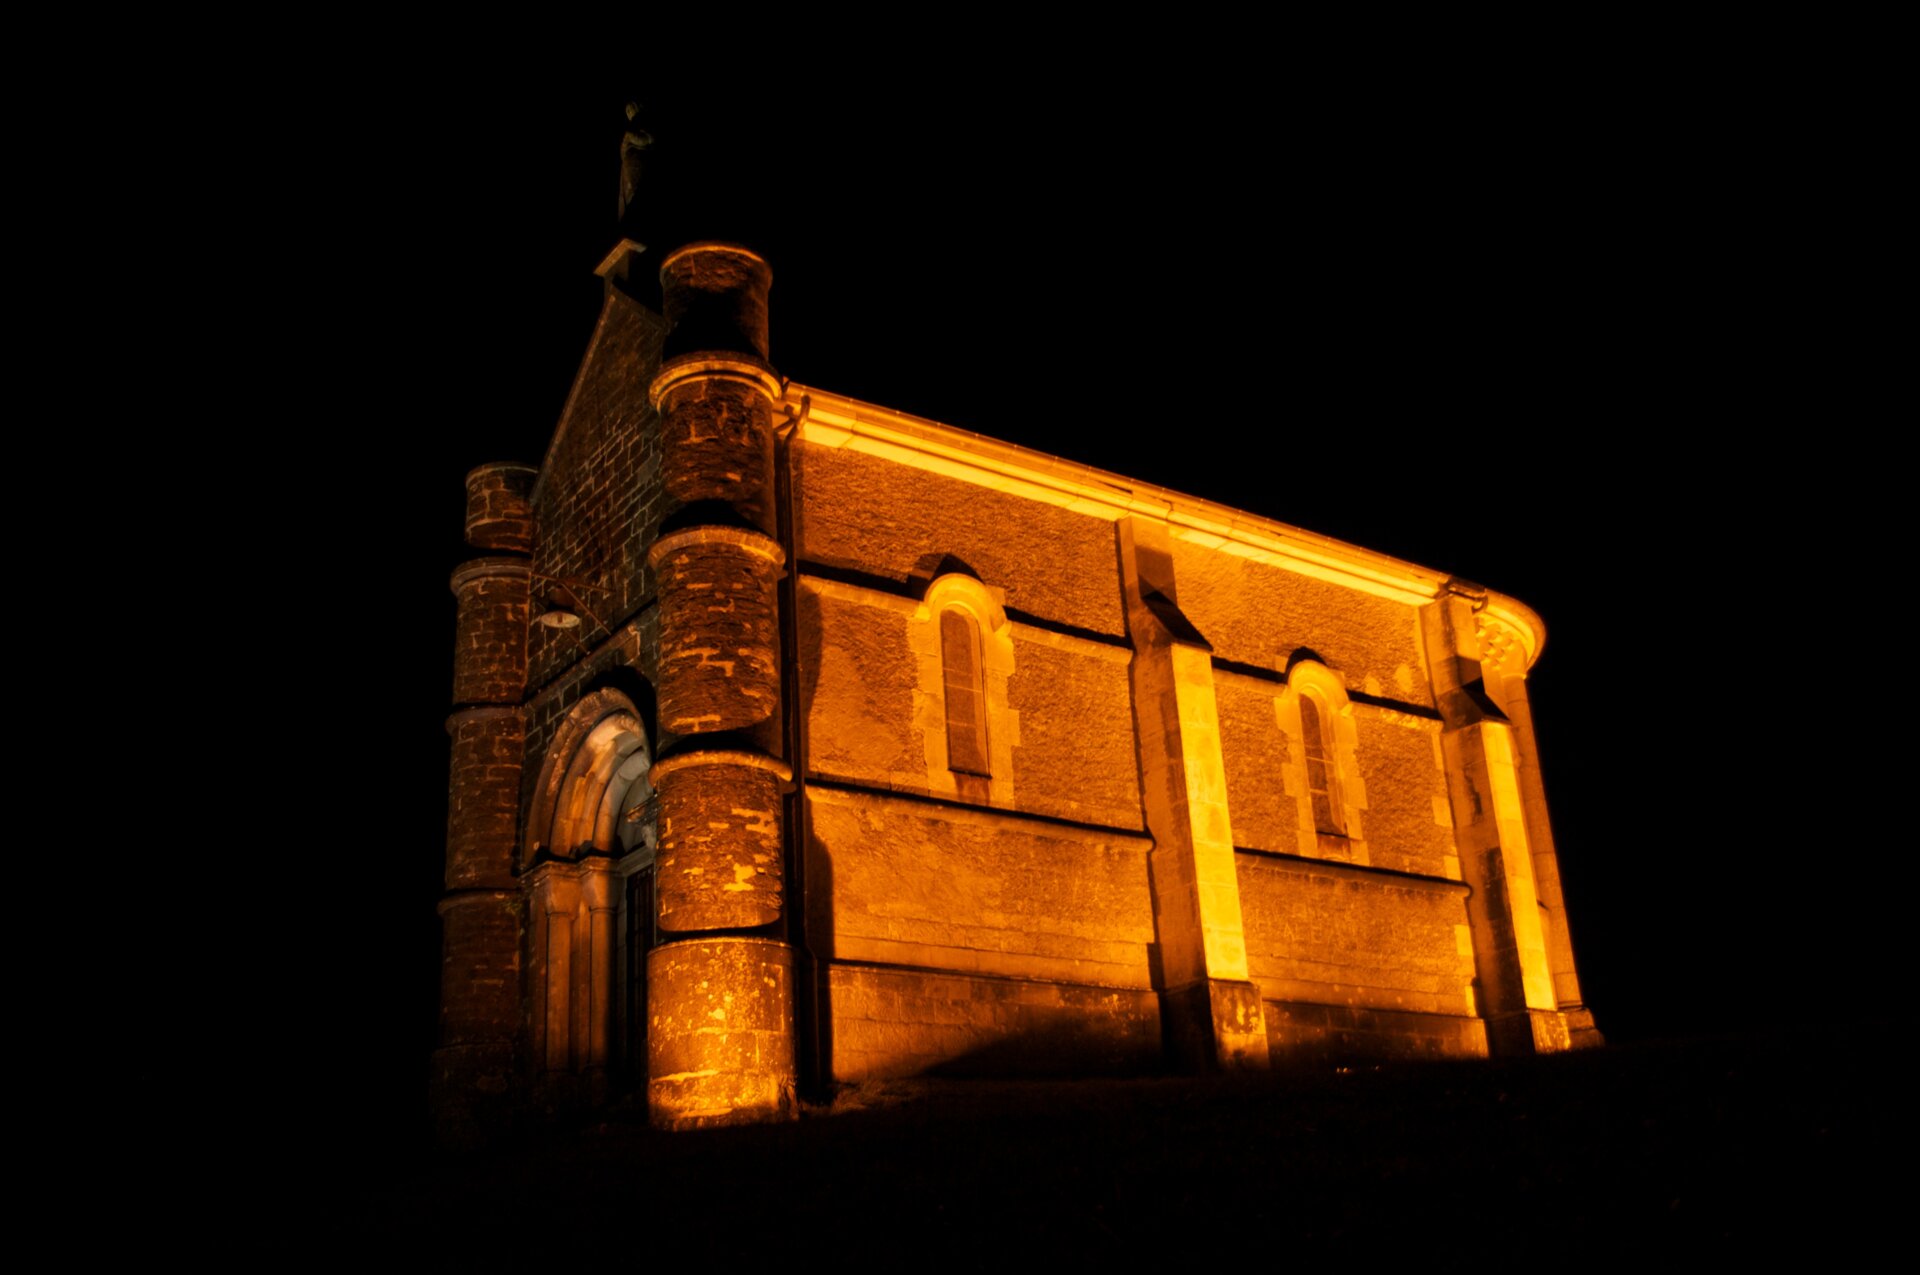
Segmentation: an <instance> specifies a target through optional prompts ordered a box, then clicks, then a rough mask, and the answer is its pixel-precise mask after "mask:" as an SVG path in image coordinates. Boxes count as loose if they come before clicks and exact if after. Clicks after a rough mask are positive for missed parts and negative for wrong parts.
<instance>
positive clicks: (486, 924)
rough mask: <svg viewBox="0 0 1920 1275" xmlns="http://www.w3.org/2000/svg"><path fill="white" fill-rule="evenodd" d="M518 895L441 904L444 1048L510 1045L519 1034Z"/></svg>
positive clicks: (472, 896)
mask: <svg viewBox="0 0 1920 1275" xmlns="http://www.w3.org/2000/svg"><path fill="white" fill-rule="evenodd" d="M524 915H525V907H524V905H523V904H522V902H521V900H520V897H519V895H517V894H515V893H511V892H508V891H499V890H484V891H472V892H466V893H461V894H450V895H448V896H447V897H446V898H444V899H442V900H441V901H440V926H441V947H440V951H441V958H440V960H441V964H440V1043H441V1045H442V1046H451V1045H471V1044H478V1043H485V1042H489V1041H503V1040H512V1039H514V1038H515V1037H516V1036H517V1035H518V1034H519V1029H520V951H521V948H520V932H521V924H522V921H523V918H524Z"/></svg>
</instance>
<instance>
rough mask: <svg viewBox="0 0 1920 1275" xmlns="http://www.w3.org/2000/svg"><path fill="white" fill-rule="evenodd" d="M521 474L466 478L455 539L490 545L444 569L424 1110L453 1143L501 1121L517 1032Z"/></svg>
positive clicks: (493, 470)
mask: <svg viewBox="0 0 1920 1275" xmlns="http://www.w3.org/2000/svg"><path fill="white" fill-rule="evenodd" d="M532 477H533V471H532V470H530V469H528V468H526V467H525V466H521V465H487V466H482V467H481V468H480V469H476V470H474V471H473V473H471V474H469V475H468V476H467V519H466V530H467V539H468V542H469V543H470V544H472V545H473V546H474V547H475V548H477V549H481V550H486V551H491V552H490V553H489V556H486V557H481V558H476V559H474V560H473V561H471V562H468V563H466V564H464V565H462V566H461V567H459V568H458V569H457V570H455V572H454V573H453V580H452V587H453V592H454V596H455V598H456V600H457V611H456V620H455V636H454V643H455V651H454V684H453V700H454V705H455V708H454V712H453V715H452V716H451V717H449V718H448V719H447V731H448V733H449V734H450V735H451V736H452V737H453V744H452V750H451V759H450V765H449V774H448V785H447V850H446V878H445V880H446V893H445V894H444V895H443V896H442V897H441V900H440V906H439V912H440V919H441V962H442V964H441V981H440V1031H439V1045H438V1047H437V1048H436V1049H435V1050H434V1058H433V1072H432V1095H431V1100H432V1106H433V1112H434V1119H435V1123H436V1126H437V1128H438V1129H439V1131H440V1134H441V1136H442V1137H443V1138H444V1139H445V1140H447V1141H450V1142H455V1143H467V1142H474V1141H477V1140H480V1139H482V1138H484V1137H486V1136H487V1135H489V1134H490V1133H493V1132H497V1131H498V1130H499V1129H500V1128H502V1127H503V1126H504V1125H505V1124H506V1123H507V1121H508V1120H509V1118H510V1111H509V1102H510V1095H511V1093H512V1089H513V1081H514V1077H515V1073H516V1068H517V1062H518V1046H519V1037H520V1028H521V1018H520V1010H521V999H520V998H521V983H520V973H521V970H520V963H521V960H520V958H521V946H520V941H521V936H520V930H521V924H522V912H523V907H522V904H521V901H520V896H519V893H518V891H517V890H516V889H515V888H514V880H513V863H514V847H515V844H516V841H517V833H518V827H519V815H520V770H521V765H522V758H523V754H524V751H525V741H526V733H525V722H524V720H523V718H522V716H521V712H520V707H519V705H520V701H521V699H522V697H523V696H524V695H525V692H526V679H527V618H528V587H529V583H530V580H531V570H530V567H529V564H528V561H527V558H526V554H527V552H528V550H529V549H530V548H531V544H532V521H531V516H530V514H529V512H528V507H527V502H526V497H527V492H528V489H529V488H530V486H531V482H532Z"/></svg>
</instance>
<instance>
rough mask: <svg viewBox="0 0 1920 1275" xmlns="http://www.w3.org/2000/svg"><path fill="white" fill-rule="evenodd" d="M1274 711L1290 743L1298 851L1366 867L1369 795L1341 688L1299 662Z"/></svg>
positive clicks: (1287, 775)
mask: <svg viewBox="0 0 1920 1275" xmlns="http://www.w3.org/2000/svg"><path fill="white" fill-rule="evenodd" d="M1274 708H1275V712H1276V714H1277V716H1278V718H1279V725H1280V729H1281V731H1282V732H1283V733H1284V734H1285V735H1286V737H1287V742H1288V753H1289V755H1288V759H1287V762H1286V765H1285V766H1284V767H1283V775H1284V782H1285V788H1286V793H1287V795H1288V796H1289V797H1292V798H1293V799H1294V802H1295V806H1296V809H1297V810H1298V812H1299V814H1298V830H1299V846H1300V852H1301V853H1302V854H1305V855H1308V856H1311V857H1313V858H1319V859H1339V860H1342V861H1344V862H1348V863H1366V862H1368V854H1367V842H1366V836H1365V822H1364V816H1365V811H1366V808H1367V791H1366V785H1365V784H1364V783H1363V782H1362V780H1361V778H1360V767H1359V765H1358V763H1357V760H1356V753H1357V749H1358V745H1359V731H1358V729H1357V727H1356V725H1355V723H1354V717H1353V703H1352V701H1351V700H1349V699H1348V698H1347V687H1346V683H1345V682H1344V681H1343V680H1342V679H1341V678H1340V676H1339V674H1337V673H1335V672H1334V671H1333V670H1332V669H1330V668H1328V667H1327V666H1326V665H1325V664H1322V663H1320V662H1319V661H1318V660H1312V659H1296V660H1295V661H1294V662H1293V664H1292V666H1291V667H1289V668H1288V670H1287V689H1286V691H1285V692H1284V693H1283V694H1282V695H1280V697H1279V698H1277V699H1276V700H1275V701H1274Z"/></svg>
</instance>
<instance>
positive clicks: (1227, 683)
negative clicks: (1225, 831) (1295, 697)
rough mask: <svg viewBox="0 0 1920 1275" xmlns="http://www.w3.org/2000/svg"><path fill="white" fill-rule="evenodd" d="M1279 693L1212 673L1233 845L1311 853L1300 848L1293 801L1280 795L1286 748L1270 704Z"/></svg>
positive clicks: (1279, 688)
mask: <svg viewBox="0 0 1920 1275" xmlns="http://www.w3.org/2000/svg"><path fill="white" fill-rule="evenodd" d="M1285 689H1286V687H1285V686H1284V685H1283V684H1280V683H1276V682H1269V681H1264V680H1262V679H1259V678H1253V677H1244V676H1240V675H1237V674H1234V673H1230V672H1227V671H1225V670H1221V669H1215V670H1214V675H1213V694H1214V702H1215V703H1216V704H1217V705H1218V706H1219V712H1220V748H1221V752H1222V753H1223V754H1224V758H1225V761H1226V766H1227V805H1228V808H1229V809H1231V810H1232V811H1233V840H1234V844H1235V845H1238V846H1242V847H1245V848H1248V849H1253V850H1269V851H1274V852H1276V853H1279V854H1311V853H1312V850H1313V847H1311V846H1307V847H1305V848H1303V847H1302V846H1301V844H1300V803H1299V799H1298V798H1297V797H1295V796H1294V795H1292V794H1290V793H1288V792H1287V791H1286V785H1285V781H1284V770H1285V767H1286V764H1287V762H1288V761H1290V760H1292V746H1291V742H1290V741H1289V740H1288V738H1287V733H1286V732H1285V731H1283V730H1281V729H1280V721H1279V717H1278V714H1277V713H1276V711H1275V701H1276V700H1277V699H1278V698H1279V696H1280V694H1281V693H1282V692H1283V691H1284V690H1285Z"/></svg>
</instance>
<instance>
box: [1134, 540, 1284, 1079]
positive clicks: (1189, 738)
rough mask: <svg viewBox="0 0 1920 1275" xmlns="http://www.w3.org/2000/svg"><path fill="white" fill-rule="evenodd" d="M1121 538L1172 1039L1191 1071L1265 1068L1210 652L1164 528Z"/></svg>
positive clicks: (1165, 1009) (1164, 1000)
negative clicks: (1186, 602)
mask: <svg viewBox="0 0 1920 1275" xmlns="http://www.w3.org/2000/svg"><path fill="white" fill-rule="evenodd" d="M1118 534H1119V537H1120V561H1121V570H1122V575H1123V578H1124V581H1125V585H1126V595H1127V627H1128V631H1129V633H1130V634H1131V635H1132V639H1133V650H1134V654H1133V662H1132V666H1131V668H1132V680H1133V711H1134V726H1135V732H1134V733H1135V740H1136V743H1137V747H1138V749H1139V757H1140V774H1141V779H1142V780H1143V786H1142V795H1143V797H1144V799H1145V803H1146V812H1147V828H1148V831H1149V832H1151V833H1152V835H1153V850H1152V852H1151V854H1150V856H1149V860H1148V862H1149V869H1150V876H1151V881H1152V889H1153V915H1154V931H1155V941H1156V944H1157V946H1158V948H1159V953H1160V961H1159V965H1160V987H1159V992H1160V1003H1161V1012H1162V1014H1163V1016H1164V1019H1165V1022H1166V1027H1167V1033H1166V1034H1167V1039H1168V1041H1169V1042H1170V1045H1171V1047H1172V1049H1173V1051H1174V1054H1175V1060H1176V1062H1178V1063H1181V1064H1182V1065H1184V1066H1186V1067H1189V1068H1191V1069H1196V1070H1206V1071H1213V1070H1240V1069H1247V1068H1262V1067H1265V1066H1266V1065H1267V1028H1266V1016H1265V1012H1264V1007H1263V1006H1262V1004H1261V1001H1260V992H1259V989H1258V988H1256V987H1255V986H1254V985H1253V983H1252V982H1251V981H1250V980H1249V978H1248V975H1247V943H1246V932H1245V929H1244V927H1243V925H1242V922H1241V916H1240V885H1239V877H1238V872H1237V868H1236V866H1235V863H1234V852H1233V830H1232V825H1231V823H1230V821H1229V819H1228V815H1227V780H1226V763H1225V760H1224V759H1223V757H1222V754H1221V749H1220V723H1219V715H1218V711H1217V709H1216V707H1215V703H1214V694H1213V654H1212V649H1211V648H1210V647H1209V646H1208V645H1207V643H1206V639H1205V638H1203V637H1202V636H1201V635H1200V634H1199V632H1198V631H1197V630H1195V629H1194V627H1193V626H1192V625H1191V624H1190V623H1189V622H1188V621H1187V619H1186V617H1185V616H1184V615H1183V614H1181V612H1180V608H1179V602H1178V595H1177V593H1176V591H1175V588H1174V579H1173V558H1172V554H1171V553H1170V551H1169V548H1168V540H1167V532H1166V528H1165V527H1164V526H1161V525H1160V524H1158V523H1150V522H1145V521H1143V520H1141V519H1138V518H1127V519H1124V520H1122V521H1121V522H1120V524H1119V529H1118Z"/></svg>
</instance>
